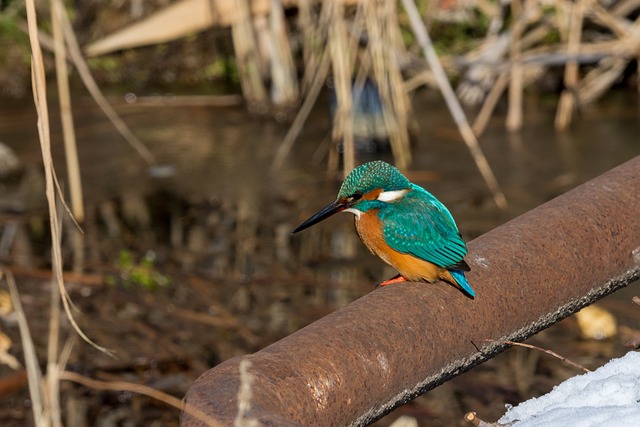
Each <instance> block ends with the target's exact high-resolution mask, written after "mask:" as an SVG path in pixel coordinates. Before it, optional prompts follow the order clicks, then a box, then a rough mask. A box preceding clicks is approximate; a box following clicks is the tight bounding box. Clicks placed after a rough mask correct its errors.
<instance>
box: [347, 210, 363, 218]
mask: <svg viewBox="0 0 640 427" xmlns="http://www.w3.org/2000/svg"><path fill="white" fill-rule="evenodd" d="M344 212H351V213H352V214H354V215H355V216H356V218H357V219H360V215H362V211H359V210H358V209H354V208H347V209H345V210H344Z"/></svg>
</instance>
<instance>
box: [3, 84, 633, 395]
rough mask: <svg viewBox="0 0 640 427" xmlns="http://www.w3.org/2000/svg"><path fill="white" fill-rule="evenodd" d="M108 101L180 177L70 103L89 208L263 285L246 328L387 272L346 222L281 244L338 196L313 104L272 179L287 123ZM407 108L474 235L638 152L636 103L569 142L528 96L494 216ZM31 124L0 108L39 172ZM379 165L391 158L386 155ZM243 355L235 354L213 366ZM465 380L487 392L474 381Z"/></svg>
mask: <svg viewBox="0 0 640 427" xmlns="http://www.w3.org/2000/svg"><path fill="white" fill-rule="evenodd" d="M113 101H114V103H115V104H116V108H117V110H118V112H119V113H120V114H121V115H122V117H123V119H124V120H125V122H127V124H128V125H129V126H130V127H131V129H132V130H133V132H134V133H135V134H136V135H137V136H138V137H139V138H140V139H141V140H142V141H144V143H145V144H146V145H147V146H148V148H149V149H150V150H151V152H153V153H154V155H155V156H156V157H157V159H158V163H159V164H161V165H169V166H171V167H172V168H173V170H174V174H173V176H171V177H167V178H154V177H152V176H150V174H149V167H148V165H147V164H146V163H145V162H144V161H143V160H142V159H141V158H140V156H138V155H137V154H136V152H135V151H134V150H133V149H131V147H129V145H128V144H127V143H126V142H125V141H124V140H123V139H122V138H121V137H120V135H119V134H117V133H116V131H115V130H114V129H113V127H112V126H111V124H110V123H109V122H108V121H107V119H106V118H105V117H104V116H103V115H102V113H101V112H100V111H99V110H98V108H97V107H96V106H95V105H94V104H93V102H92V101H91V100H90V99H89V98H87V97H84V96H82V95H79V96H76V97H75V98H74V101H73V102H74V115H75V121H76V126H77V138H78V144H79V148H78V151H79V155H80V162H81V170H82V179H83V186H84V193H85V197H86V204H87V205H88V206H96V207H97V208H96V209H98V210H99V207H100V206H101V204H103V203H104V202H105V201H114V200H115V201H117V203H121V204H124V203H125V201H126V200H143V201H144V202H143V203H147V204H148V209H149V210H150V211H151V213H150V216H151V218H154V219H155V220H157V221H159V222H155V223H153V224H147V226H150V227H151V228H152V229H153V230H156V231H157V230H160V231H159V232H155V238H154V239H150V240H141V241H138V242H136V243H135V244H133V246H135V247H136V248H137V249H139V250H144V248H143V247H142V246H143V245H144V244H148V245H158V246H162V245H164V246H171V247H172V248H173V249H176V248H179V249H180V250H182V251H183V252H184V253H185V254H186V255H184V254H183V255H181V256H180V257H178V259H179V262H178V263H179V265H181V266H182V267H183V268H184V269H185V270H188V271H193V272H198V273H202V274H204V275H205V277H235V278H236V279H238V280H239V283H244V284H246V283H249V284H250V283H252V281H254V280H257V281H260V283H262V285H260V286H259V287H258V288H255V287H254V288H252V290H251V292H252V295H251V298H253V303H252V304H253V308H252V310H255V305H256V304H259V303H260V302H262V303H263V304H264V305H263V310H262V312H261V313H260V314H259V315H249V314H247V317H246V323H247V324H248V325H249V327H250V328H253V327H255V328H259V327H260V326H261V325H267V327H268V328H269V329H271V331H270V332H271V336H273V337H274V338H277V337H278V336H282V335H285V334H287V333H290V332H292V331H293V330H295V329H298V328H299V327H301V326H303V325H304V324H305V323H307V322H309V321H311V320H313V319H315V318H317V317H319V316H321V315H323V314H324V313H326V312H327V311H330V310H333V309H335V308H337V307H339V306H342V305H344V304H347V303H348V302H350V301H352V300H353V299H355V298H357V297H359V296H361V295H362V294H364V293H366V292H369V291H370V290H371V287H372V284H374V283H376V282H378V281H380V280H381V279H384V278H386V277H387V276H391V275H392V274H393V272H392V271H391V270H389V269H388V268H387V267H385V266H383V265H382V263H381V262H379V261H377V260H375V259H374V258H373V257H372V256H371V255H369V254H368V253H367V252H366V249H365V248H364V247H363V246H362V245H361V244H360V242H359V241H358V240H357V237H356V236H355V233H354V232H353V229H352V220H351V218H350V217H347V216H346V215H342V216H340V215H339V216H337V217H336V218H332V219H330V220H328V221H327V222H326V223H323V224H322V225H319V226H317V227H314V228H312V229H310V230H308V231H305V232H304V233H302V234H300V235H299V236H298V235H296V236H295V237H294V238H291V237H290V236H289V231H290V230H291V229H292V228H293V227H294V226H295V225H297V224H298V223H299V222H300V221H301V220H302V219H305V218H306V217H307V216H308V215H309V214H311V213H313V212H315V211H316V210H317V209H318V208H319V207H321V206H324V204H326V203H327V202H328V201H330V200H331V199H333V198H334V197H335V193H336V191H337V188H338V185H339V182H337V181H336V180H332V179H327V178H326V171H325V164H326V163H325V162H324V161H313V160H312V159H314V158H316V157H317V153H318V151H319V148H318V147H321V146H322V145H323V144H326V141H327V137H328V134H329V125H330V123H329V117H328V114H327V112H326V109H324V108H317V109H316V111H315V112H314V113H313V114H312V116H311V118H310V120H309V122H308V123H307V125H306V127H305V130H304V131H303V133H302V135H301V136H300V137H299V139H298V141H297V143H296V145H295V146H294V149H293V151H292V152H291V155H290V157H289V158H288V160H287V161H286V163H285V165H284V166H283V168H282V169H281V170H280V171H279V172H278V173H276V174H272V173H269V169H270V167H271V163H272V160H273V155H274V152H275V150H276V149H277V147H278V146H279V144H280V142H281V141H282V139H283V137H284V135H285V133H286V127H285V126H283V125H279V124H276V123H274V122H273V121H269V120H260V119H256V118H252V117H249V116H248V115H247V114H246V113H245V111H244V109H243V108H242V107H237V108H234V107H225V108H211V107H170V106H164V107H157V106H156V107H147V106H139V105H135V104H133V105H129V104H126V103H125V102H124V101H121V100H120V99H119V98H114V99H113ZM413 101H414V107H415V111H416V122H417V126H418V129H419V133H418V135H417V136H416V138H415V141H414V164H413V166H412V170H411V171H410V172H409V177H410V178H411V179H412V180H413V181H415V182H417V183H419V184H421V185H423V186H425V187H426V188H428V189H429V190H430V191H431V192H432V193H434V194H435V195H436V196H437V197H439V198H440V199H441V200H442V201H443V202H444V203H445V204H446V205H447V206H449V208H450V210H451V211H452V213H453V215H454V217H455V218H456V219H457V221H458V224H459V227H460V229H461V231H462V233H463V235H465V237H466V238H467V239H469V240H470V239H472V238H474V237H476V236H478V235H481V234H483V233H485V232H486V231H488V230H490V229H492V228H494V227H496V226H498V225H500V224H502V223H504V222H505V221H507V220H509V219H511V218H513V217H515V216H517V215H519V214H521V213H523V212H526V211H528V210H530V209H532V208H534V207H536V206H538V205H539V204H541V203H543V202H545V201H547V200H549V199H551V198H553V197H555V196H557V195H559V194H562V193H564V192H566V191H567V190H569V189H571V188H572V187H575V186H576V185H578V184H580V183H582V182H584V181H586V180H589V179H591V178H593V177H595V176H598V175H600V174H601V173H603V172H605V171H607V170H608V169H610V168H612V167H614V166H616V165H618V164H620V163H623V162H624V161H626V160H628V159H630V158H632V157H634V156H637V155H638V154H640V105H639V101H638V97H637V95H635V94H633V93H614V94H611V95H610V96H609V97H607V98H606V99H605V100H603V101H602V102H600V103H599V104H598V105H594V106H589V107H587V108H585V109H583V110H582V111H580V112H579V115H578V118H577V120H576V123H575V124H574V126H573V127H572V128H571V129H570V130H569V131H567V132H564V133H556V132H555V131H554V129H553V120H554V114H555V110H554V108H555V101H554V100H545V99H544V98H532V99H529V100H528V101H527V104H526V106H525V121H526V123H525V125H524V128H523V129H522V131H521V132H518V133H509V132H506V131H505V128H504V117H502V116H499V117H497V118H494V119H493V120H492V121H491V122H490V124H489V127H488V129H487V131H486V134H485V135H484V136H483V137H482V138H481V145H482V147H483V149H484V151H485V153H486V155H487V157H488V160H489V163H490V164H491V166H492V168H493V170H494V172H495V174H496V176H497V178H498V181H499V182H500V185H501V186H502V188H503V189H504V192H505V194H506V197H507V199H508V201H509V208H508V209H507V210H505V211H501V210H499V209H497V208H496V207H495V205H494V204H493V201H492V197H491V195H490V194H488V192H487V189H486V186H485V185H484V182H483V181H482V179H481V177H480V174H479V173H478V171H477V169H476V167H475V165H474V163H473V161H472V159H471V156H470V155H469V153H468V151H467V149H466V147H465V145H464V143H463V142H462V141H461V140H460V138H459V137H458V135H457V131H456V130H455V126H454V124H453V121H452V120H451V118H450V117H449V114H448V112H447V111H446V109H445V107H444V104H443V103H442V101H441V100H440V97H439V96H438V95H437V94H433V93H426V92H421V93H418V94H417V95H416V96H415V98H414V100H413ZM52 105H55V104H53V103H52ZM54 110H55V109H53V110H52V115H53V117H52V128H53V129H52V130H53V154H54V158H55V164H56V167H57V170H58V173H59V175H60V177H61V178H62V179H64V178H65V177H66V175H65V173H66V172H65V168H64V157H63V155H64V154H63V153H64V149H63V146H62V142H61V141H62V140H61V135H60V128H59V125H58V117H57V115H56V113H55V111H54ZM35 123H36V117H35V112H34V109H33V104H32V103H31V102H30V101H28V100H27V101H23V102H12V103H7V102H1V103H0V141H2V142H3V143H5V144H7V145H9V146H10V147H12V148H13V149H14V150H15V151H16V153H17V154H18V155H19V156H20V158H21V159H22V160H23V162H24V163H25V164H26V165H35V166H37V165H39V164H41V157H40V149H39V145H38V139H37V132H36V127H35ZM375 157H376V158H381V159H384V160H389V161H390V160H391V157H390V154H389V153H381V154H380V155H377V156H375ZM361 160H362V161H365V160H369V158H365V157H364V156H363V157H362V158H361ZM158 211H160V212H158ZM176 224H177V225H176ZM152 234H153V233H152ZM122 245H126V242H125V241H123V242H122ZM136 245H137V246H136ZM149 249H153V248H149ZM114 250H116V251H117V250H118V245H115V246H114ZM112 256H113V257H114V259H115V257H116V254H115V253H114V254H113V255H112ZM292 281H293V282H296V285H295V286H292V284H291V282H292ZM299 283H306V284H307V285H304V286H300V285H299ZM243 286H244V285H242V286H240V285H239V287H238V288H234V289H231V290H227V291H226V294H225V295H226V296H227V297H228V298H229V300H228V301H227V303H228V306H229V307H230V309H232V310H237V311H238V312H248V311H249V310H248V309H247V306H248V304H249V302H247V301H248V298H249V297H248V296H247V294H246V293H245V292H247V291H246V287H243ZM249 286H250V287H251V285H249ZM256 289H258V290H256ZM260 289H262V290H260ZM633 292H638V289H637V285H635V290H627V291H625V292H624V293H619V294H617V295H616V296H614V298H624V299H625V300H627V301H628V298H629V295H630V294H633ZM256 301H257V302H256ZM551 336H552V337H553V336H554V335H553V334H551ZM561 341H562V338H557V339H552V342H553V343H551V344H549V346H550V347H553V344H554V343H555V344H558V345H559V343H560V342H561ZM250 350H254V349H245V350H244V351H250ZM238 351H240V352H241V351H242V349H239V350H238V349H235V350H232V351H230V352H229V353H225V354H220V355H219V357H221V358H224V357H228V356H230V355H233V354H237V352H238ZM461 381H462V382H463V383H464V382H465V381H466V383H465V384H469V383H471V384H472V386H473V387H481V385H480V384H479V383H477V382H476V381H475V380H470V379H462V380H461ZM443 390H444V389H443Z"/></svg>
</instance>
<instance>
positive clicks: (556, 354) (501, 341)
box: [480, 339, 591, 372]
mask: <svg viewBox="0 0 640 427" xmlns="http://www.w3.org/2000/svg"><path fill="white" fill-rule="evenodd" d="M480 342H488V343H497V344H507V345H515V346H518V347H525V348H530V349H533V350H538V351H542V352H545V353H547V354H550V355H551V356H553V357H556V358H558V359H560V360H562V361H563V362H566V363H568V364H570V365H572V366H574V367H576V368H578V369H581V370H583V371H584V372H591V371H590V370H589V369H587V368H585V367H584V366H582V365H581V364H579V363H577V362H574V361H573V360H570V359H567V358H566V357H564V356H561V355H559V354H558V353H556V352H555V351H551V350H547V349H545V348H540V347H536V346H535V345H531V344H525V343H521V342H514V341H503V340H492V339H483V340H480Z"/></svg>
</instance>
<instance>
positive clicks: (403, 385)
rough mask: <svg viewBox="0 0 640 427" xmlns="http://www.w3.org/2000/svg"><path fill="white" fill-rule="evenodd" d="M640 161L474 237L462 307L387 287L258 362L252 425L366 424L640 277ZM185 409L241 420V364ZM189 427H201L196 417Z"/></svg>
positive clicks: (422, 289) (213, 374) (197, 392)
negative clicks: (469, 294)
mask: <svg viewBox="0 0 640 427" xmlns="http://www.w3.org/2000/svg"><path fill="white" fill-rule="evenodd" d="M639 195H640V157H636V158H635V159H633V160H630V161H629V162H627V163H625V164H623V165H621V166H619V167H617V168H615V169H613V170H611V171H609V172H607V173H605V174H604V175H602V176H600V177H598V178H596V179H594V180H592V181H589V182H587V183H585V184H583V185H581V186H580V187H577V188H576V189H574V190H572V191H570V192H568V193H566V194H564V195H562V196H560V197H558V198H556V199H554V200H552V201H550V202H548V203H545V204H544V205H542V206H540V207H538V208H536V209H533V210H532V211H530V212H528V213H526V214H524V215H522V216H520V217H518V218H516V219H514V220H512V221H510V222H508V223H507V224H505V225H503V226H501V227H498V228H496V229H495V230H493V231H491V232H489V233H487V234H485V235H483V236H481V237H479V238H477V239H475V240H474V241H472V242H471V243H470V244H469V253H470V255H469V256H468V257H467V261H468V262H469V264H470V265H471V273H469V275H468V278H469V281H470V282H471V283H473V286H474V289H475V290H476V292H477V297H476V299H475V300H470V299H468V298H464V297H463V296H462V295H461V294H460V293H459V292H458V291H457V290H456V289H454V288H452V287H450V286H439V285H429V284H424V283H408V284H403V285H402V286H388V287H384V288H381V289H378V290H376V291H373V292H371V293H370V294H367V295H365V296H364V297H362V298H360V299H358V300H357V301H354V302H353V303H351V304H349V305H348V306H346V307H344V308H342V309H340V310H337V311H336V312H334V313H332V314H330V315H328V316H326V317H324V318H322V319H320V320H318V321H317V322H315V323H313V324H311V325H309V326H307V327H306V328H304V329H301V330H300V331H298V332H296V333H294V334H292V335H290V336H288V337H286V338H284V339H282V340H280V341H278V342H276V343H274V344H272V345H271V346H269V347H267V348H265V349H263V350H261V351H259V352H257V353H255V354H252V355H247V356H242V357H244V358H248V359H249V360H251V363H252V368H251V370H250V372H251V373H252V374H253V375H254V378H255V380H254V383H253V387H252V393H253V394H252V398H251V402H250V404H251V410H250V411H248V416H249V417H251V418H254V419H256V420H257V421H258V425H262V426H299V425H307V426H308V425H313V426H341V425H354V426H356V425H358V426H359V425H366V424H367V423H370V422H371V421H374V420H375V419H377V418H379V417H381V416H382V415H384V414H386V413H387V412H389V411H391V410H392V409H393V408H395V407H397V406H399V405H401V404H403V403H405V402H407V401H408V400H410V399H412V398H414V397H416V396H417V395H419V394H421V393H423V392H425V391H427V390H429V389H431V388H433V387H435V386H437V385H439V384H441V383H443V382H445V381H447V380H449V379H451V378H452V377H454V376H456V375H458V374H460V373H462V372H464V371H467V370H469V369H470V368H472V367H473V366H476V365H478V364H479V363H482V362H484V361H485V360H487V359H489V358H491V357H492V356H494V355H495V354H497V353H498V352H500V351H502V350H503V349H504V346H503V345H500V344H486V345H485V346H483V347H482V348H481V351H478V350H477V349H476V347H475V346H474V344H473V342H474V341H475V342H479V340H480V339H483V338H492V339H496V340H512V341H518V340H523V339H525V338H528V337H530V336H531V335H533V334H535V333H537V332H539V331H540V330H542V329H544V328H546V327H548V326H550V325H552V324H553V323H555V322H557V321H559V320H561V319H563V318H565V317H567V316H569V315H570V314H572V313H574V312H576V311H577V310H579V309H580V308H582V307H584V306H586V305H588V304H590V303H592V302H594V301H596V300H597V299H599V298H601V297H603V296H605V295H608V294H610V293H612V292H614V291H616V290H617V289H619V288H621V287H623V286H625V285H627V284H628V283H630V282H631V281H633V280H636V279H638V278H639V277H640V256H638V253H640V249H638V248H639V247H640V220H639V212H640V196H639ZM240 360H241V358H234V359H230V360H228V361H226V362H224V363H222V364H220V365H218V366H216V367H215V368H213V369H211V370H209V371H208V372H206V373H205V374H204V375H202V376H201V377H200V378H199V379H198V380H196V382H195V383H194V384H193V385H192V387H191V388H190V389H189V391H188V393H187V396H186V398H185V401H186V403H187V404H189V405H194V406H195V407H197V408H198V409H200V410H201V411H204V412H205V413H207V414H209V415H210V416H212V417H213V418H215V419H216V420H218V421H219V422H220V424H221V425H232V424H233V422H234V419H235V416H236V413H237V404H238V403H237V392H238V389H239V370H238V366H239V362H240ZM181 425H182V426H185V427H192V426H200V425H203V424H202V423H201V422H200V421H198V420H197V419H194V418H192V417H190V416H188V415H187V414H183V416H182V422H181Z"/></svg>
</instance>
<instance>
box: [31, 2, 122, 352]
mask: <svg viewBox="0 0 640 427" xmlns="http://www.w3.org/2000/svg"><path fill="white" fill-rule="evenodd" d="M33 2H34V0H28V1H27V3H26V4H27V24H28V30H29V41H30V44H31V54H32V73H31V77H32V84H33V96H34V102H35V105H36V110H37V113H38V136H39V138H40V148H41V151H42V160H43V164H44V173H45V192H46V197H47V204H48V207H49V222H50V228H51V249H52V255H51V257H52V259H51V264H52V270H53V279H52V281H53V282H54V283H55V285H56V286H55V287H56V289H57V290H58V294H57V296H56V297H57V298H60V299H61V300H62V304H63V307H64V311H65V314H66V316H67V319H68V320H69V322H70V323H71V326H72V327H73V328H74V330H75V331H76V333H78V335H80V336H81V337H82V338H83V339H84V340H85V341H86V342H88V343H89V344H91V345H93V346H94V347H95V348H96V349H98V350H100V351H102V352H104V353H107V354H110V353H109V351H107V349H105V348H103V347H100V346H99V345H97V344H96V343H94V342H93V341H92V340H91V339H89V337H87V336H86V335H85V333H84V332H83V331H82V330H81V329H80V327H79V326H78V324H77V322H76V321H75V318H74V317H73V314H72V313H71V307H72V302H71V298H70V297H69V294H68V293H67V290H66V288H65V286H64V279H63V277H62V249H61V247H60V241H61V230H60V221H59V220H58V211H57V203H56V200H57V198H56V196H57V195H58V194H59V193H58V194H56V189H58V190H59V187H57V178H56V174H55V170H54V166H53V160H52V157H51V139H50V138H51V137H50V129H49V110H48V106H47V98H46V94H47V87H46V78H45V73H44V65H43V61H42V50H41V48H40V43H39V40H38V27H37V18H36V12H35V5H34V4H33ZM65 16H66V15H65ZM60 199H61V200H62V197H61V198H60Z"/></svg>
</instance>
